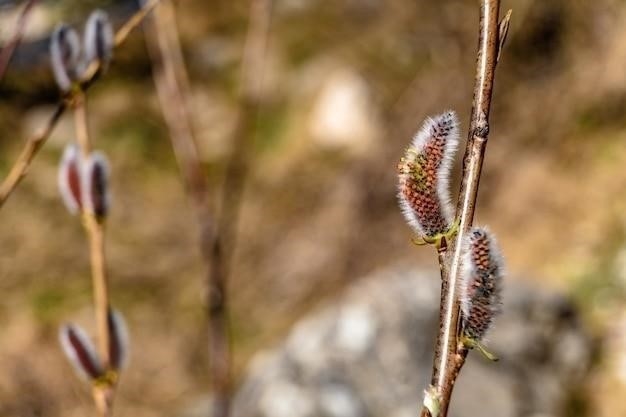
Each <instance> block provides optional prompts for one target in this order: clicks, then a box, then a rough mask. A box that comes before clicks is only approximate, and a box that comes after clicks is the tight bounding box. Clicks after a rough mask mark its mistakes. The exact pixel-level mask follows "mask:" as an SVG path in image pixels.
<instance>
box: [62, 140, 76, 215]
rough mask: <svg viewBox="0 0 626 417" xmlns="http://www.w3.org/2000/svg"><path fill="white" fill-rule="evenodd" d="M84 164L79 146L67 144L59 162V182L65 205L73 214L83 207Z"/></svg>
mask: <svg viewBox="0 0 626 417" xmlns="http://www.w3.org/2000/svg"><path fill="white" fill-rule="evenodd" d="M81 171H82V164H81V157H80V153H79V150H78V147H77V146H76V145H74V144H70V145H67V146H66V147H65V150H64V151H63V157H62V158H61V163H60V164H59V173H58V176H57V184H58V186H59V191H60V192H61V198H62V199H63V203H65V207H67V209H68V211H69V212H70V213H71V214H76V213H78V211H80V209H81V207H82V202H81V198H82V197H81V188H82V184H81V182H82V172H81Z"/></svg>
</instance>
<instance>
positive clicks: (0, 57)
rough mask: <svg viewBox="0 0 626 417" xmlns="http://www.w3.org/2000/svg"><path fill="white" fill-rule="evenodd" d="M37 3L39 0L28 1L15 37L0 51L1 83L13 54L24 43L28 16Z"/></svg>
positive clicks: (16, 26) (19, 20)
mask: <svg viewBox="0 0 626 417" xmlns="http://www.w3.org/2000/svg"><path fill="white" fill-rule="evenodd" d="M37 1H38V0H28V2H27V3H26V5H25V6H24V8H23V9H22V13H20V17H19V18H18V19H17V24H16V25H15V32H13V36H12V37H11V39H10V40H9V41H8V42H7V44H6V46H5V47H4V48H2V51H0V81H1V80H2V78H3V77H4V73H5V72H6V70H7V68H8V67H9V63H10V62H11V58H13V53H14V52H15V50H16V49H17V47H18V46H19V45H20V42H21V41H22V36H24V30H25V29H26V23H27V22H28V16H29V15H30V11H31V9H32V8H33V6H34V5H35V4H36V3H37Z"/></svg>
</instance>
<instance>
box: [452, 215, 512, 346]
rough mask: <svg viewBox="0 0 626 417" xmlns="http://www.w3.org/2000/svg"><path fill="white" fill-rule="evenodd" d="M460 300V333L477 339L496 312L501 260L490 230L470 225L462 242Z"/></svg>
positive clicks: (499, 295)
mask: <svg viewBox="0 0 626 417" xmlns="http://www.w3.org/2000/svg"><path fill="white" fill-rule="evenodd" d="M463 245H464V248H463V250H464V255H463V256H464V258H463V270H462V274H461V281H460V284H459V285H460V300H461V312H462V318H463V332H464V334H465V335H466V336H467V337H468V338H470V339H472V340H475V341H481V340H482V339H483V338H484V337H485V334H486V333H487V332H488V331H489V329H491V327H492V326H493V321H494V318H495V317H496V315H498V314H499V313H500V309H501V304H502V297H501V287H502V278H503V276H504V261H503V258H502V254H501V252H500V248H499V246H498V243H497V242H496V239H495V237H494V236H493V234H492V233H491V232H490V231H489V230H487V229H486V228H483V227H474V228H472V229H471V230H470V232H469V234H468V235H467V236H466V239H465V240H464V242H463Z"/></svg>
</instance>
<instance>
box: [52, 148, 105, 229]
mask: <svg viewBox="0 0 626 417" xmlns="http://www.w3.org/2000/svg"><path fill="white" fill-rule="evenodd" d="M108 183H109V164H108V162H107V159H106V156H104V154H103V153H102V152H97V151H96V152H92V153H91V154H90V155H89V156H88V157H87V159H86V160H85V159H83V157H82V156H81V155H80V152H79V150H78V147H77V146H76V145H74V144H71V145H68V146H67V147H66V148H65V151H64V152H63V157H62V158H61V163H60V165H59V174H58V184H59V190H60V192H61V197H62V198H63V202H64V203H65V206H66V207H67V209H68V210H69V212H70V213H72V214H76V213H77V212H79V211H87V212H89V213H93V214H94V215H95V216H96V217H97V218H98V219H99V220H102V219H103V218H105V217H106V215H107V214H108V212H109V207H110V204H111V197H110V195H109V187H108Z"/></svg>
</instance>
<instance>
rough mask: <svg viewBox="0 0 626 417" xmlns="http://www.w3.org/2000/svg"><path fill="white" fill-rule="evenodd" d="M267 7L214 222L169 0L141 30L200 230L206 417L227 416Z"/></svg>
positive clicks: (261, 8)
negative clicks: (235, 269)
mask: <svg viewBox="0 0 626 417" xmlns="http://www.w3.org/2000/svg"><path fill="white" fill-rule="evenodd" d="M270 9H271V2H270V1H269V0H255V1H253V2H252V6H251V12H250V23H249V29H248V36H247V40H246V42H245V46H244V58H243V60H242V67H241V84H240V93H239V96H240V100H239V104H240V106H239V113H238V116H237V123H236V127H235V128H234V133H233V137H232V140H233V146H232V152H231V156H230V159H229V162H228V164H227V168H226V171H225V177H224V184H223V187H222V194H221V198H220V200H219V203H220V214H219V217H218V221H217V222H215V220H214V219H215V217H216V216H215V214H214V210H215V207H211V204H210V202H209V194H210V192H209V190H208V186H207V181H206V179H205V174H204V173H203V169H202V164H201V162H200V157H199V155H198V150H197V143H196V140H195V139H194V134H193V128H192V125H191V118H190V113H189V80H188V76H187V71H186V68H185V64H184V60H183V57H182V52H181V47H180V41H179V39H178V30H177V26H176V16H175V12H174V6H173V4H172V3H171V2H170V1H169V0H163V3H162V5H161V7H159V8H158V9H157V10H156V11H155V14H154V20H152V21H150V24H149V26H148V27H147V30H146V33H147V36H146V42H147V45H148V50H149V52H150V55H151V58H152V62H153V68H154V69H153V71H154V80H155V86H156V89H157V93H158V97H159V102H160V105H161V108H162V110H163V115H164V117H165V120H166V124H167V126H168V129H169V132H170V139H171V142H172V145H173V148H174V153H175V155H176V159H177V161H178V165H179V169H180V171H181V174H182V178H183V183H184V185H185V189H186V190H187V193H188V195H189V197H190V200H191V202H192V203H193V205H194V210H195V212H196V215H197V217H198V223H199V225H200V251H201V253H202V256H203V259H204V262H205V264H206V268H207V272H206V274H207V278H206V282H205V285H206V294H207V298H206V302H207V304H208V305H207V312H208V336H209V340H208V345H209V349H208V351H209V363H210V365H209V370H210V371H209V377H210V379H211V387H212V389H211V392H212V395H213V396H214V398H213V407H212V412H211V416H214V417H225V416H228V415H229V413H230V401H231V398H230V397H231V395H232V379H231V378H232V376H231V373H232V369H231V368H232V365H231V362H232V358H231V336H230V329H229V312H228V311H229V307H228V277H229V274H230V272H229V263H230V262H231V259H232V253H233V251H234V247H235V240H236V234H237V223H238V213H239V210H240V202H241V195H242V193H243V187H244V183H245V178H246V176H247V171H248V165H249V163H250V154H251V148H252V136H253V132H254V130H253V128H254V122H255V119H256V111H257V107H258V104H259V100H260V96H259V94H260V93H259V84H260V82H261V79H262V74H263V73H262V68H263V57H264V51H265V44H266V42H267V34H268V31H269V20H270Z"/></svg>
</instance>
